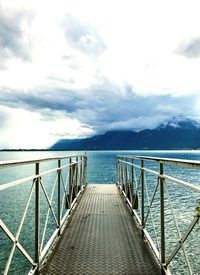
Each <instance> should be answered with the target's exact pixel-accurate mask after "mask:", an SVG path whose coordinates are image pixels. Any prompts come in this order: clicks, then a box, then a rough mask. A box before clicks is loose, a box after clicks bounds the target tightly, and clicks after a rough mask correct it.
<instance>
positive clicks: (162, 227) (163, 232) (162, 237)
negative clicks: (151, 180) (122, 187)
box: [160, 163, 165, 274]
mask: <svg viewBox="0 0 200 275" xmlns="http://www.w3.org/2000/svg"><path fill="white" fill-rule="evenodd" d="M163 173H164V169H163V163H160V230H161V264H162V266H163V267H164V266H165V212H164V210H165V205H164V179H163V178H162V176H163ZM162 274H164V270H163V269H162Z"/></svg>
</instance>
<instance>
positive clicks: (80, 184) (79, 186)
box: [78, 156, 83, 191]
mask: <svg viewBox="0 0 200 275" xmlns="http://www.w3.org/2000/svg"><path fill="white" fill-rule="evenodd" d="M82 174H83V157H82V156H81V157H80V177H79V184H78V191H80V190H81V188H82V180H83V175H82Z"/></svg>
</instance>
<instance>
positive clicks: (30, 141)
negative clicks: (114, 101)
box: [0, 106, 93, 149]
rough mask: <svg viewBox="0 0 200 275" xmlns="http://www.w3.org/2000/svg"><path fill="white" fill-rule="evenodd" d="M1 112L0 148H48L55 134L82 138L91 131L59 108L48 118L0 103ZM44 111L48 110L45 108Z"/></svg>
mask: <svg viewBox="0 0 200 275" xmlns="http://www.w3.org/2000/svg"><path fill="white" fill-rule="evenodd" d="M1 112H2V113H3V114H4V115H5V116H6V119H5V118H4V121H5V123H4V125H1V132H3V135H1V136H0V148H1V149H2V148H29V149H30V148H36V149H38V148H48V147H49V146H51V145H52V144H53V143H55V142H56V141H57V139H58V138H59V137H62V138H65V137H67V138H76V137H79V136H81V137H85V136H88V135H91V134H92V133H93V131H92V129H90V127H89V126H87V125H83V124H81V123H79V121H78V120H77V119H70V118H66V117H65V116H64V115H63V113H62V112H60V111H55V112H53V113H52V114H51V117H49V119H48V120H47V119H46V118H45V116H42V115H41V114H40V113H37V112H33V111H27V110H25V109H22V108H9V107H2V106H1ZM46 112H47V113H49V111H48V110H46ZM57 133H59V134H57Z"/></svg>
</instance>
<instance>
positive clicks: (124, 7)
mask: <svg viewBox="0 0 200 275" xmlns="http://www.w3.org/2000/svg"><path fill="white" fill-rule="evenodd" d="M199 10H200V1H199V0H167V1H166V0H165V1H164V0H151V1H149V0H140V1H138V0H51V1H49V0H0V131H1V134H0V149H1V148H38V149H39V148H48V147H49V146H51V145H52V144H54V143H55V142H56V141H57V140H59V139H61V138H62V139H63V138H77V137H78V138H82V137H88V136H92V135H95V134H102V133H104V132H106V131H108V130H116V129H131V130H136V131H139V130H142V129H146V128H149V129H153V128H155V127H157V126H158V125H160V124H161V123H163V122H166V121H167V120H169V119H170V118H172V117H177V118H181V119H182V118H184V117H189V118H192V119H195V120H197V121H200V27H199V26H200V16H199Z"/></svg>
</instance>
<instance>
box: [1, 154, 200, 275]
mask: <svg viewBox="0 0 200 275" xmlns="http://www.w3.org/2000/svg"><path fill="white" fill-rule="evenodd" d="M49 163H51V165H49ZM27 165H30V166H31V167H32V170H31V171H34V173H33V174H32V175H28V176H25V177H20V178H16V179H14V180H12V181H9V182H6V183H4V184H1V185H0V195H1V194H2V193H3V196H5V195H6V192H8V193H9V191H10V190H12V189H13V188H18V187H20V186H24V187H23V188H25V187H26V188H27V189H26V190H27V191H26V192H27V197H26V204H25V205H24V209H23V213H22V215H21V217H20V218H19V222H18V225H17V226H16V228H15V229H14V227H13V226H10V224H9V219H8V220H6V215H4V216H2V215H1V220H0V227H1V235H0V237H1V238H2V239H3V238H5V239H6V238H7V239H8V240H9V242H10V243H12V245H11V246H10V249H9V253H7V255H8V257H4V255H3V254H4V253H5V251H3V249H2V247H4V248H5V245H4V246H1V248H0V253H1V254H0V256H1V258H0V260H1V263H2V264H1V266H2V268H3V269H2V274H20V275H21V274H44V275H45V274H141V275H142V274H147V275H148V274H155V275H156V274H198V272H199V264H198V259H197V258H194V257H193V256H192V257H191V252H190V250H189V252H188V251H187V250H188V247H189V249H192V250H194V249H193V247H192V245H193V244H194V245H195V244H196V239H197V238H198V237H197V236H198V235H197V234H198V233H196V232H198V231H199V230H198V229H199V224H198V221H199V218H200V210H199V205H198V198H199V194H200V186H199V185H195V184H193V183H190V182H188V181H186V180H185V178H184V171H185V170H184V169H187V170H189V171H197V173H198V171H199V170H200V162H199V161H189V160H180V159H179V160H177V159H167V158H155V157H154V158H152V157H144V156H129V155H125V156H117V157H116V183H115V184H108V183H107V184H106V183H102V184H95V183H92V184H91V183H88V182H87V155H86V154H84V155H77V156H67V157H57V158H48V159H37V160H28V161H9V162H1V163H0V168H1V169H19V167H22V168H23V167H27ZM169 167H173V168H175V170H173V169H172V170H169V169H168V168H169ZM177 167H178V168H181V169H182V170H181V173H182V174H181V178H180V177H179V176H180V173H179V172H178V173H177V170H176V169H177ZM24 169H25V168H24ZM169 171H170V173H169ZM174 186H175V189H174ZM176 188H177V191H176V192H177V194H179V189H181V191H180V194H181V195H183V196H184V194H185V193H187V194H189V196H190V198H191V202H190V204H189V207H188V209H190V208H191V213H192V214H191V215H190V217H189V218H187V221H186V218H185V216H184V215H183V214H184V213H183V214H182V216H183V219H184V223H183V221H181V222H180V220H179V217H178V215H179V214H180V211H179V209H178V207H179V205H180V204H181V200H180V203H179V205H178V204H177V201H176V202H175V203H174V202H173V200H175V199H176V200H177V196H176V197H174V190H176ZM182 189H183V190H184V191H183V190H182ZM185 190H186V191H185ZM178 198H179V197H178ZM174 206H175V207H174ZM29 211H31V215H30V216H31V217H32V225H31V226H30V225H29V224H28V223H27V224H26V220H27V216H28V212H29ZM188 213H189V212H188ZM187 215H188V214H187ZM187 217H188V216H187ZM182 225H183V227H182ZM24 227H27V228H28V230H30V232H31V230H32V229H33V234H32V235H31V233H30V236H26V238H25V240H24V239H23V238H22V237H23V236H21V235H22V232H23V228H24ZM173 230H175V231H176V233H177V236H175V237H173V236H172V235H171V232H172V231H173ZM27 239H28V240H27ZM189 242H190V243H189ZM187 243H189V245H187ZM3 244H4V243H3ZM195 247H198V245H195ZM33 250H34V251H33ZM16 251H19V252H20V254H21V255H22V256H23V258H24V261H25V262H26V264H24V268H23V269H22V268H21V265H22V264H15V265H12V264H13V262H15V263H16V261H19V260H16V259H15V253H16ZM198 253H199V251H196V255H197V257H198ZM5 254H6V253H5ZM177 257H178V258H177ZM179 258H180V259H179ZM16 266H17V269H16V270H14V268H16ZM26 270H27V272H26ZM182 270H184V272H185V273H181V272H182ZM9 272H11V273H9Z"/></svg>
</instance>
